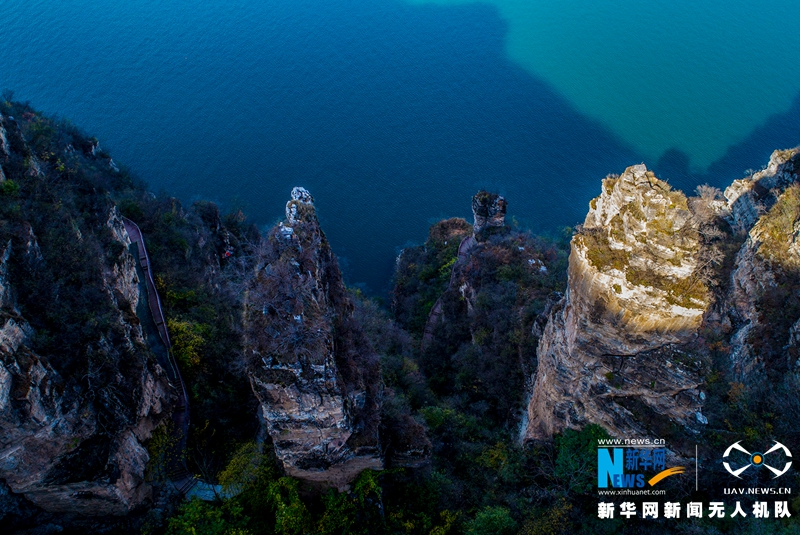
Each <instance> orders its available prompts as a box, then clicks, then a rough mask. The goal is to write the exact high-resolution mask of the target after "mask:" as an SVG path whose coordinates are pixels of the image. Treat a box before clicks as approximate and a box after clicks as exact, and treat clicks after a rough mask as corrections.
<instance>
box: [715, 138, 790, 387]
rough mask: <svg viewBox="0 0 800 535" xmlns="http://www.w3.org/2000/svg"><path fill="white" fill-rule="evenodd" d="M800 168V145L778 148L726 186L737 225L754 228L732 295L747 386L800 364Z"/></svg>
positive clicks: (739, 370) (735, 361)
mask: <svg viewBox="0 0 800 535" xmlns="http://www.w3.org/2000/svg"><path fill="white" fill-rule="evenodd" d="M799 172H800V149H793V150H781V151H775V152H774V153H773V154H772V157H771V158H770V161H769V164H768V165H767V167H766V168H765V169H764V170H762V171H759V172H758V173H755V174H753V175H752V176H751V177H749V178H746V179H742V180H736V181H735V182H734V183H733V185H732V186H730V187H729V188H728V189H726V190H725V196H726V198H727V199H728V203H729V206H730V212H731V223H732V225H733V226H734V227H735V228H737V229H738V230H739V231H740V232H747V234H746V236H747V237H746V240H745V242H744V244H743V245H742V248H741V249H740V250H739V253H738V254H737V256H736V263H735V269H734V270H733V271H732V273H731V285H730V291H729V294H728V296H727V301H726V305H727V313H728V316H729V321H730V323H731V324H732V325H733V327H734V329H733V332H732V336H731V343H730V348H731V351H730V361H731V367H732V372H733V375H732V376H733V379H734V380H735V381H737V382H740V383H743V384H745V385H752V384H755V383H758V382H760V381H765V380H768V381H770V382H771V383H777V382H778V381H780V380H781V379H782V378H783V377H784V376H785V375H786V374H787V373H789V372H797V371H798V366H797V362H798V357H799V356H800V350H798V348H799V347H800V337H798V329H799V328H798V325H800V307H799V306H798V303H797V298H796V296H795V292H794V291H793V290H792V288H796V287H797V285H798V284H800V186H798V184H797V182H798V173H799Z"/></svg>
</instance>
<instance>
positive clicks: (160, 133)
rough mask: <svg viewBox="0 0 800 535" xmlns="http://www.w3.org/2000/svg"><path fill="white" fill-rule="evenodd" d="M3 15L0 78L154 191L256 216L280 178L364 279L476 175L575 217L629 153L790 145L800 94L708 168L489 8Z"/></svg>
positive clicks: (318, 4)
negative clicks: (610, 113) (582, 84)
mask: <svg viewBox="0 0 800 535" xmlns="http://www.w3.org/2000/svg"><path fill="white" fill-rule="evenodd" d="M2 11H3V17H2V25H1V26H0V88H8V89H12V90H14V91H15V93H16V96H17V98H20V99H22V100H30V101H31V103H32V104H33V105H34V106H35V107H37V108H39V109H41V110H43V111H45V112H48V113H56V114H59V115H61V116H64V117H67V118H69V119H71V120H72V121H74V122H75V123H77V124H79V125H81V126H82V127H83V128H84V129H85V130H87V131H88V132H90V133H91V134H93V135H96V136H97V137H98V138H100V139H101V142H102V145H103V147H104V148H106V149H108V150H110V151H111V153H112V154H113V156H114V157H115V160H116V161H117V162H120V163H122V164H124V165H126V166H128V167H129V168H130V169H131V170H133V171H134V172H135V173H136V174H137V175H139V176H140V177H142V178H144V179H145V180H146V181H147V182H148V183H149V184H150V185H151V188H152V189H153V190H154V191H166V192H168V193H170V194H173V195H176V196H178V197H179V198H181V199H183V200H185V201H192V200H194V199H199V198H207V199H211V200H215V201H218V202H220V203H222V204H223V205H224V206H227V207H230V206H240V205H241V206H244V207H245V210H246V212H247V213H248V214H249V215H250V216H251V217H252V218H253V219H254V220H255V221H256V222H258V223H260V224H264V225H267V224H272V223H274V222H275V221H277V220H278V219H279V218H281V217H282V214H283V207H284V204H285V202H286V200H287V198H288V195H289V191H290V190H291V188H292V186H296V185H301V186H304V187H306V188H308V189H309V190H310V191H311V192H312V194H313V195H314V196H315V197H316V200H317V207H318V213H319V214H320V218H321V220H322V224H323V228H324V230H325V231H326V233H327V235H328V237H329V239H330V241H331V243H332V245H333V247H334V250H335V252H336V253H337V254H338V255H339V257H340V258H341V259H342V263H343V266H344V268H345V275H346V278H347V280H348V281H349V283H351V284H364V285H365V287H366V288H367V289H369V290H370V291H372V292H375V293H381V292H383V291H384V290H385V289H386V288H387V286H388V281H389V277H390V275H391V270H392V266H393V262H394V258H395V256H396V254H397V252H398V248H399V247H402V246H403V245H405V244H407V243H410V242H420V241H422V240H424V238H425V236H426V233H427V228H428V226H429V224H430V223H431V222H432V221H434V220H436V219H437V218H441V217H448V216H463V217H468V216H469V215H470V211H469V207H470V198H471V196H472V194H473V193H474V192H475V191H477V189H479V188H489V189H493V190H496V191H498V192H500V193H502V194H503V195H505V196H506V197H507V199H508V200H509V213H510V215H513V216H515V217H516V218H517V219H518V220H519V221H520V222H521V223H522V224H524V225H527V226H530V227H531V228H533V229H534V230H536V231H549V230H556V229H558V227H559V226H563V225H573V224H575V223H576V222H578V221H580V220H582V219H583V217H584V215H585V213H586V210H587V208H588V202H589V200H590V199H591V198H592V197H593V196H595V195H597V194H598V193H599V190H600V179H601V178H603V177H604V176H605V175H607V174H608V173H619V172H621V171H622V170H624V168H625V167H626V166H628V165H632V164H635V163H639V162H641V161H646V163H648V165H650V166H651V167H654V168H655V169H656V170H657V171H658V172H659V173H660V174H661V175H662V176H664V177H666V178H668V179H670V180H671V182H672V183H673V184H674V185H676V186H678V187H682V188H684V189H687V190H691V189H693V188H694V186H696V185H697V184H699V183H703V182H710V183H712V184H715V185H720V186H722V185H724V184H726V183H729V182H730V180H732V179H733V178H738V177H740V176H742V173H743V171H744V170H745V169H748V168H751V167H758V166H760V165H762V164H764V163H765V162H766V159H767V158H768V156H769V154H770V152H771V151H772V150H773V149H774V148H784V147H788V146H794V145H797V144H798V143H800V99H798V98H797V96H795V97H794V99H793V100H791V99H790V100H791V102H792V103H793V104H792V105H791V107H790V109H789V110H788V111H784V112H780V113H775V114H772V115H771V116H765V117H763V120H762V121H761V122H759V123H758V124H755V125H753V128H752V131H751V132H750V133H749V134H747V135H745V136H739V137H738V138H735V142H732V143H731V144H730V146H729V148H728V149H727V151H728V153H727V154H724V155H723V156H722V157H720V158H718V159H717V160H716V161H714V162H713V163H711V164H710V165H708V166H707V167H705V168H698V167H697V166H696V165H694V164H693V160H692V155H691V153H690V152H689V151H687V150H684V149H674V150H667V151H665V152H664V153H663V154H661V155H658V156H657V157H654V156H653V155H650V154H647V155H645V154H643V153H642V152H643V151H641V150H640V149H637V146H638V145H637V143H635V142H632V141H630V140H627V141H626V135H627V133H626V132H624V131H620V129H619V127H618V126H617V127H614V125H610V126H609V125H608V124H606V123H605V122H603V121H602V114H600V113H597V114H594V113H587V111H586V110H583V111H578V110H579V109H580V108H581V106H579V105H576V104H575V103H574V102H573V101H574V100H575V99H573V100H570V99H569V98H568V97H567V96H565V94H566V92H565V91H563V90H559V89H558V85H557V83H555V82H553V81H552V80H548V79H547V78H546V77H545V76H544V75H542V74H538V73H537V72H536V70H535V69H531V68H530V67H529V66H528V65H525V64H524V62H520V61H519V60H518V58H515V57H514V55H513V54H509V51H508V46H507V45H508V41H507V38H508V35H509V27H510V24H509V19H508V17H507V15H505V14H504V13H503V12H502V10H501V9H498V7H497V6H496V5H492V4H488V3H486V4H481V3H469V4H463V5H462V4H453V5H436V4H427V3H423V4H410V3H407V2H404V1H399V0H381V1H367V0H351V1H340V2H336V1H330V0H329V1H319V0H292V1H288V0H275V1H271V2H252V1H247V2H244V1H241V0H232V1H225V2H222V1H219V0H206V1H202V2H201V1H189V0H175V1H172V2H158V1H155V0H138V1H136V2H118V1H113V0H82V1H75V2H61V1H57V0H4V2H3V6H2ZM709 31H713V28H712V29H710V30H709ZM765 46H767V45H765ZM552 48H553V53H555V54H557V53H559V50H560V48H559V46H558V43H555V44H554V45H553V47H552ZM565 50H567V48H565ZM569 50H570V51H569V53H567V52H565V58H564V60H565V61H567V60H568V56H569V55H572V54H574V52H573V51H572V49H569ZM588 52H589V51H587V53H588ZM795 58H796V57H795ZM795 58H787V69H788V68H793V67H792V65H791V64H792V60H793V59H795ZM658 68H659V69H661V70H663V69H664V66H663V65H660V66H659V67H658ZM779 75H780V73H776V76H779ZM797 90H798V92H800V87H798V88H797ZM680 111H681V110H680V109H679V108H676V109H671V110H669V113H680ZM612 127H613V129H612ZM628 137H630V136H628ZM674 146H675V147H682V146H685V144H684V143H682V141H681V140H679V139H676V142H675V143H674Z"/></svg>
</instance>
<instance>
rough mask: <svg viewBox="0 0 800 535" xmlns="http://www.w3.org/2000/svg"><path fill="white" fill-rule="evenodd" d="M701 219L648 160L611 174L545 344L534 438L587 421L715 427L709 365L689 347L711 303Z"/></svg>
mask: <svg viewBox="0 0 800 535" xmlns="http://www.w3.org/2000/svg"><path fill="white" fill-rule="evenodd" d="M698 226H699V225H698V223H697V222H696V221H695V219H694V217H693V216H692V214H691V212H690V211H689V206H688V203H687V199H686V197H685V196H684V195H683V194H682V193H681V192H679V191H675V190H672V189H671V188H670V186H669V185H668V184H667V183H665V182H663V181H661V180H659V179H657V178H656V177H655V175H654V174H653V173H652V172H650V171H648V170H647V169H646V168H645V166H644V165H637V166H633V167H630V168H628V169H626V171H625V172H624V173H623V174H622V175H621V176H618V177H608V178H606V179H605V180H604V181H603V191H602V193H601V195H600V196H599V197H597V198H595V199H594V200H592V202H591V207H590V210H589V213H588V214H587V216H586V221H585V222H584V224H583V226H582V227H581V228H580V229H579V230H578V232H577V233H576V234H575V236H574V237H573V240H572V246H571V253H570V259H569V284H568V289H567V292H566V295H565V297H564V298H563V300H562V301H561V302H560V303H558V304H557V305H556V306H555V307H553V309H552V311H551V312H550V316H549V321H548V323H547V326H546V328H545V330H544V333H543V335H542V337H541V340H540V342H539V347H538V352H537V353H538V359H539V363H538V370H537V372H536V376H535V381H534V386H533V396H532V398H531V401H530V404H529V407H528V421H527V425H526V428H525V430H524V437H525V439H540V438H547V437H550V436H552V435H553V434H554V433H557V432H559V431H561V430H562V429H564V428H566V427H582V426H583V425H585V424H587V423H600V424H601V425H603V426H604V427H606V428H607V429H608V430H609V431H610V432H611V433H612V434H613V435H616V436H632V435H633V436H641V435H645V434H646V432H647V430H648V429H647V428H648V422H651V423H652V421H653V419H655V418H667V419H668V420H669V421H672V422H674V423H677V424H679V425H680V426H682V427H685V428H687V429H695V428H696V427H697V426H698V425H700V424H702V423H703V422H704V420H705V418H704V416H703V415H702V413H701V399H700V390H699V386H700V383H701V382H702V379H701V374H700V372H701V369H702V364H701V363H699V362H696V361H695V360H694V359H693V358H691V356H690V355H689V354H687V352H686V350H685V349H683V348H682V347H681V345H682V344H685V343H686V342H689V341H690V340H691V339H692V337H693V336H694V335H695V333H696V331H697V329H698V327H699V326H700V324H701V321H702V317H703V313H704V312H705V310H706V308H707V307H708V304H709V295H708V289H707V287H706V283H705V281H704V280H703V278H702V277H701V274H700V270H699V268H700V267H701V266H700V256H701V240H700V235H699V232H698Z"/></svg>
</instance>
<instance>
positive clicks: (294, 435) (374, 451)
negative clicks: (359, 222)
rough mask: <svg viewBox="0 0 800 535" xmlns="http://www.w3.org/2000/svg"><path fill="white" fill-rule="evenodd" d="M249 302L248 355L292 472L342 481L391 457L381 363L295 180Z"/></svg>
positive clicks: (266, 419) (266, 418)
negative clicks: (383, 434)
mask: <svg viewBox="0 0 800 535" xmlns="http://www.w3.org/2000/svg"><path fill="white" fill-rule="evenodd" d="M264 249H265V250H264V252H263V255H262V257H261V260H260V262H259V264H258V267H257V269H256V273H255V276H254V277H253V279H252V280H251V281H250V283H249V284H248V295H247V300H246V305H245V323H246V325H245V335H246V340H245V355H246V358H247V362H248V364H247V366H248V368H247V369H248V373H249V376H250V381H251V384H252V387H253V391H254V392H255V394H256V396H257V397H258V399H259V401H260V411H261V417H262V418H263V425H265V426H266V428H267V431H268V432H269V435H270V436H271V437H272V440H273V442H274V445H275V452H276V454H277V457H278V459H279V460H280V462H281V463H282V464H283V467H284V470H285V471H286V473H287V474H289V475H291V476H293V477H296V478H298V479H301V480H304V481H306V482H310V483H316V484H324V485H331V486H335V487H339V488H343V487H344V486H345V485H346V484H347V483H349V482H350V481H351V480H352V479H353V478H354V477H355V476H356V475H358V473H359V472H361V471H362V470H364V469H367V468H371V469H380V468H381V467H382V466H383V463H382V459H381V452H380V448H379V437H378V432H379V425H380V406H381V397H382V387H381V380H380V366H379V362H378V359H377V356H376V355H375V353H374V351H373V350H372V348H371V347H370V346H369V344H368V342H367V340H366V338H365V337H364V334H363V332H362V331H361V328H360V327H359V325H358V324H357V323H356V322H355V321H354V319H353V304H352V303H351V302H350V299H349V297H348V296H347V293H346V290H345V287H344V284H343V282H342V275H341V272H340V270H339V266H338V263H337V261H336V257H335V256H334V255H333V253H332V251H331V249H330V246H329V244H328V241H327V239H326V238H325V234H324V233H323V232H322V230H321V229H320V227H319V221H318V220H317V216H316V211H315V208H314V204H313V198H312V197H311V195H310V194H309V193H308V192H307V191H306V190H304V189H303V188H294V189H293V190H292V197H291V200H289V202H288V203H287V204H286V221H285V222H282V223H280V224H279V225H278V226H276V227H275V228H273V229H272V231H271V232H270V233H269V235H268V237H267V240H266V243H265V247H264Z"/></svg>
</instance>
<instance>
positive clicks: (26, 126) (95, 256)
mask: <svg viewBox="0 0 800 535" xmlns="http://www.w3.org/2000/svg"><path fill="white" fill-rule="evenodd" d="M4 106H5V107H6V114H0V168H2V173H0V212H1V213H2V222H1V223H0V243H2V258H1V260H0V321H2V328H0V437H2V438H0V479H3V480H5V482H6V484H7V485H8V487H9V488H10V490H11V491H13V492H14V493H18V494H24V496H25V497H26V498H27V499H29V500H30V501H31V502H33V503H34V504H36V505H37V506H39V507H41V508H42V509H44V510H46V511H51V512H63V511H68V512H75V513H81V514H85V515H122V514H126V513H128V512H129V511H131V510H132V509H133V508H134V507H136V506H137V505H139V504H141V503H142V502H143V501H144V500H146V499H147V498H149V496H150V487H149V485H147V484H146V483H145V481H144V471H145V465H146V463H147V461H148V459H149V455H148V453H147V450H146V449H145V447H144V446H143V443H144V442H145V441H146V440H147V439H148V438H149V437H150V434H151V432H152V430H153V429H154V428H155V427H156V426H157V425H158V424H159V423H160V422H161V421H162V420H163V419H164V418H165V417H167V416H168V415H169V412H170V410H171V405H172V403H173V401H174V393H173V391H172V387H171V386H170V384H169V381H168V380H167V377H166V375H165V374H164V371H163V369H162V368H161V367H160V366H159V365H158V363H157V362H156V359H155V358H154V356H153V355H152V353H151V352H150V350H149V349H148V346H147V342H146V336H145V334H144V333H143V331H142V327H141V322H140V319H139V318H140V315H141V314H147V313H148V311H147V306H146V301H145V299H146V296H145V294H144V293H143V288H142V285H141V281H140V280H139V276H138V275H137V272H136V262H135V257H134V256H133V254H132V252H133V251H132V250H131V241H130V238H129V236H128V234H127V232H126V230H125V226H124V224H123V222H122V219H121V217H120V214H119V212H118V210H117V208H116V206H115V205H114V203H113V202H112V201H111V199H110V197H109V194H108V191H109V188H114V187H122V186H125V185H126V184H128V183H129V178H128V177H127V176H126V175H125V174H124V173H120V172H119V171H118V170H117V169H116V167H115V166H114V165H113V162H110V160H109V159H106V158H105V157H103V156H102V155H101V154H100V153H99V152H98V150H97V144H96V142H95V141H93V140H88V139H86V138H85V137H83V136H82V135H80V133H79V132H77V131H76V130H74V129H71V128H70V127H68V126H64V125H57V124H55V123H54V122H53V121H51V120H49V119H46V118H42V117H40V116H37V115H35V114H34V113H32V112H31V111H30V110H29V109H27V108H25V107H24V106H23V107H17V108H16V109H15V110H14V111H15V113H20V115H18V119H12V118H11V116H10V115H8V114H7V113H8V103H6V104H5V105H4Z"/></svg>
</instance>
